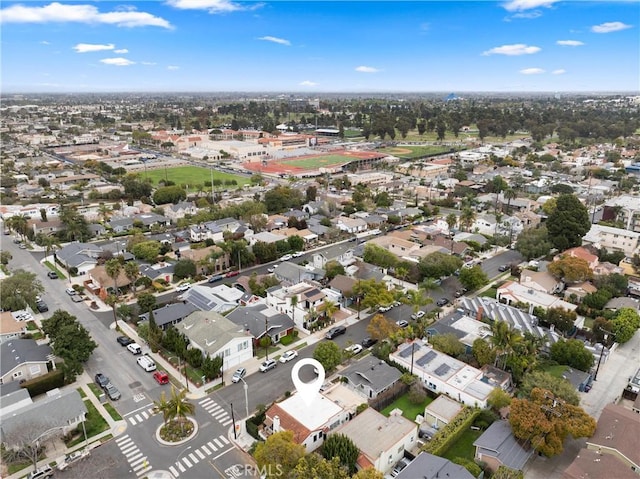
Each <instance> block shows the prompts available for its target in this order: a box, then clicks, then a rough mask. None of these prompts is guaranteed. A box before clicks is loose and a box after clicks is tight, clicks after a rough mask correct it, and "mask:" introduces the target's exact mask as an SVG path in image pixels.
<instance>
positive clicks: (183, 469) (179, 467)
mask: <svg viewBox="0 0 640 479" xmlns="http://www.w3.org/2000/svg"><path fill="white" fill-rule="evenodd" d="M176 465H177V466H178V469H180V472H184V471H186V470H187V468H186V467H184V466H183V465H182V463H180V462H178V463H176Z"/></svg>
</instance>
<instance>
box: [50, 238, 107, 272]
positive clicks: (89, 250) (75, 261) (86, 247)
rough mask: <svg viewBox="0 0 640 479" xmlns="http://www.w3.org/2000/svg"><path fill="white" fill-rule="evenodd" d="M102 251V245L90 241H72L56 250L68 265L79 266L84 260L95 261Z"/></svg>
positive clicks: (59, 257)
mask: <svg viewBox="0 0 640 479" xmlns="http://www.w3.org/2000/svg"><path fill="white" fill-rule="evenodd" d="M101 252H102V248H101V247H100V246H96V245H94V244H90V243H71V244H68V245H66V246H64V247H62V248H60V249H59V250H58V251H56V257H57V258H58V259H59V260H60V261H62V262H63V263H64V264H66V265H68V266H79V265H81V264H82V263H84V262H87V261H89V262H95V261H96V260H95V258H97V256H98V255H99V254H100V253H101Z"/></svg>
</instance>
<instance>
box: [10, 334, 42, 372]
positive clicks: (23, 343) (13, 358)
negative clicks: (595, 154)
mask: <svg viewBox="0 0 640 479" xmlns="http://www.w3.org/2000/svg"><path fill="white" fill-rule="evenodd" d="M51 354H52V351H51V347H50V346H49V345H48V344H41V345H38V343H36V341H35V340H34V339H12V340H10V341H6V342H4V343H2V344H0V376H4V375H5V374H7V373H8V372H10V371H12V370H13V369H15V368H16V367H17V366H19V365H21V364H25V363H42V362H47V361H48V360H49V357H50V355H51Z"/></svg>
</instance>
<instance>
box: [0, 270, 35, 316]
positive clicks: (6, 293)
mask: <svg viewBox="0 0 640 479" xmlns="http://www.w3.org/2000/svg"><path fill="white" fill-rule="evenodd" d="M0 291H1V292H2V294H1V295H0V304H1V305H2V309H3V310H4V311H17V310H19V309H24V308H26V307H27V305H29V304H35V302H36V296H38V295H40V294H42V293H43V292H44V286H42V283H41V282H40V280H39V279H36V275H35V274H34V273H28V272H27V271H25V270H23V269H17V270H15V271H14V272H13V274H12V275H11V276H9V277H6V278H5V279H3V280H2V281H0Z"/></svg>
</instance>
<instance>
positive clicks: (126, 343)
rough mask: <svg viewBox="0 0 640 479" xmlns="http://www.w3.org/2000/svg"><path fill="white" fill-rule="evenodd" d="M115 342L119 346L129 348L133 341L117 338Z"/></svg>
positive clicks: (121, 337)
mask: <svg viewBox="0 0 640 479" xmlns="http://www.w3.org/2000/svg"><path fill="white" fill-rule="evenodd" d="M116 341H118V343H119V344H120V346H123V347H124V346H129V345H130V344H131V343H133V339H131V338H130V337H128V336H118V337H117V338H116Z"/></svg>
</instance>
